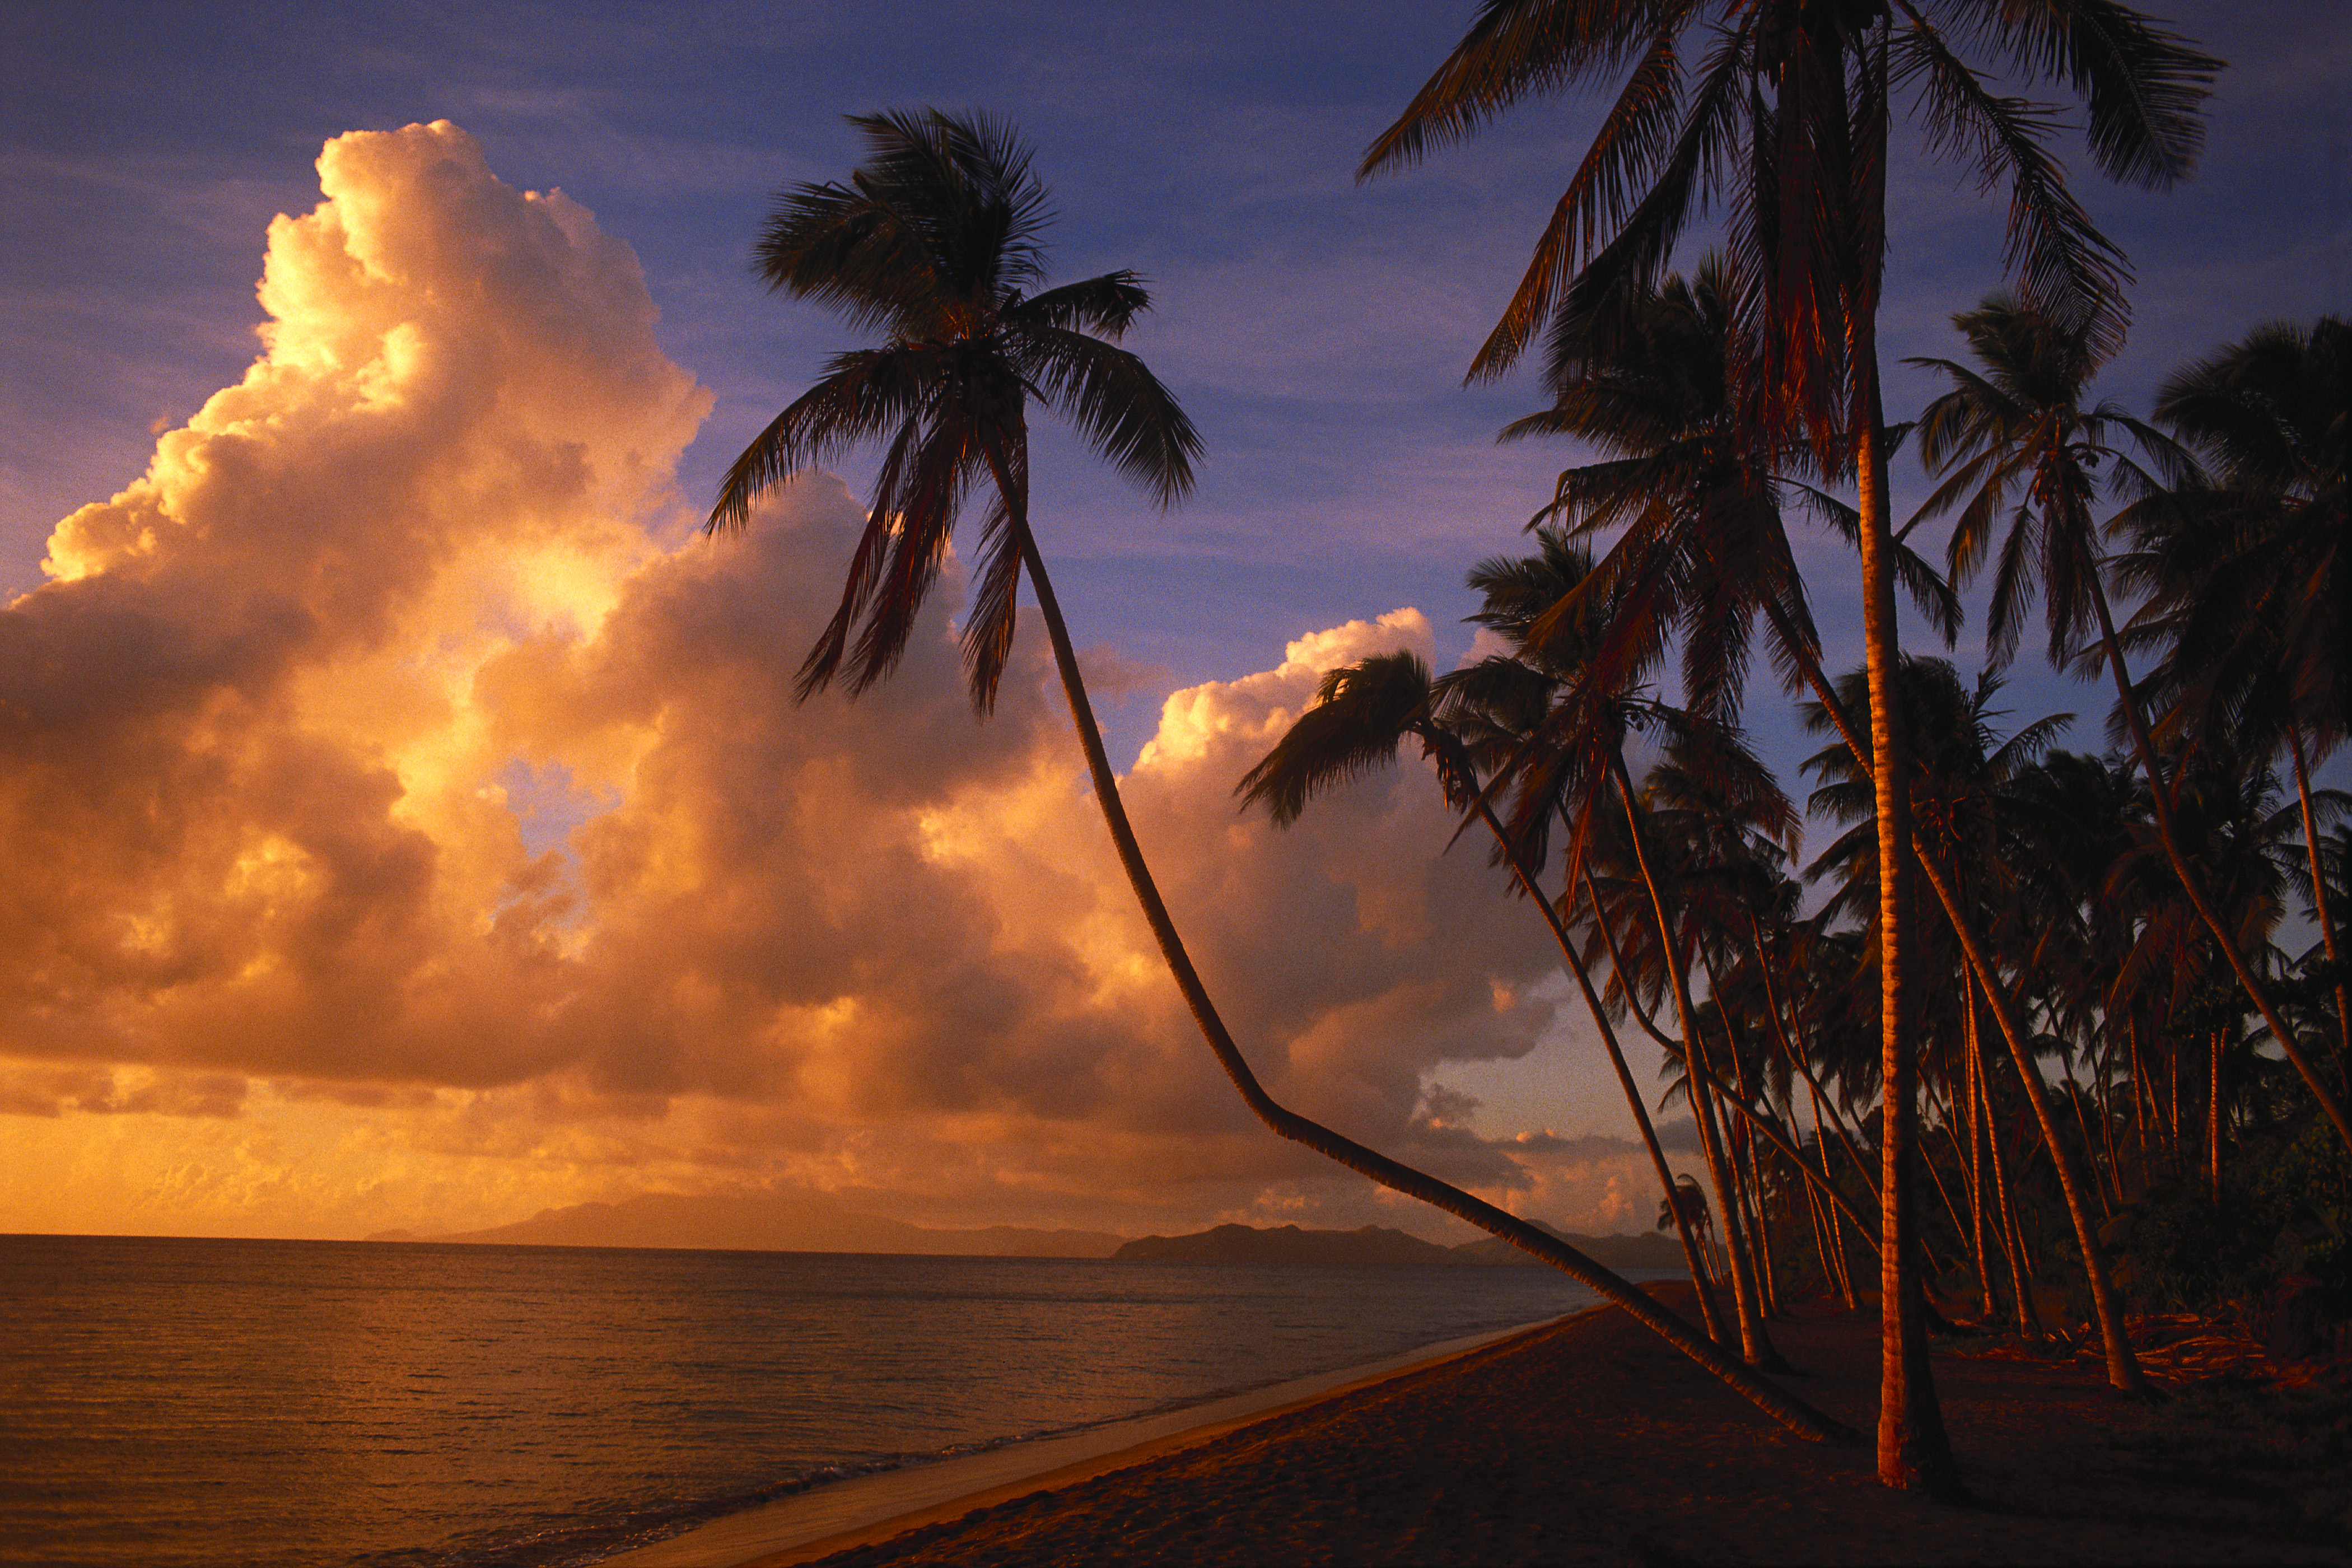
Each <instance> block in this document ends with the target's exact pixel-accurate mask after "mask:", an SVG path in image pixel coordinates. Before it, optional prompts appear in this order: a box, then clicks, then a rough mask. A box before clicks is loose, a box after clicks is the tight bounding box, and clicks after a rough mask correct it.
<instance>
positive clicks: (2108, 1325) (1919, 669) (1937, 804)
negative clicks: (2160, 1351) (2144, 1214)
mask: <svg viewBox="0 0 2352 1568" xmlns="http://www.w3.org/2000/svg"><path fill="white" fill-rule="evenodd" d="M1903 668H1904V681H1903V689H1904V695H1905V699H1906V700H1905V723H1906V728H1907V730H1908V731H1909V733H1910V734H1911V736H1912V758H1913V765H1914V767H1915V769H1916V775H1917V776H1916V780H1915V782H1914V785H1913V791H1914V795H1915V805H1916V822H1917V824H1918V830H1919V831H1920V833H1921V834H1922V836H1923V837H1926V836H1927V835H1930V834H1932V835H1933V836H1934V837H1935V838H1936V839H1937V842H1933V843H1930V844H1926V845H1923V846H1922V847H1921V850H1920V857H1919V858H1920V860H1921V862H1922V864H1923V865H1926V866H1927V867H1928V868H1929V869H1930V874H1931V876H1933V877H1934V878H1935V879H1937V881H1938V882H1939V883H1940V882H1947V881H1948V883H1949V886H1939V887H1938V888H1937V893H1938V895H1939V897H1945V901H1946V906H1947V909H1948V910H1949V911H1951V912H1953V913H1954V914H1955V915H1958V913H1959V912H1960V911H1962V910H1966V909H1967V908H1968V906H1969V902H1970V899H1969V891H1970V889H1969V885H1968V882H1967V879H1965V877H1964V876H1963V875H1962V874H1961V873H1960V872H1959V871H1958V870H1956V869H1954V868H1980V869H1979V875H1984V876H1990V877H1996V878H1998V877H2003V876H2004V875H2005V872H2004V868H2002V866H2001V864H2000V853H1999V851H2000V829H2001V824H2000V821H1999V818H2000V816H2001V814H2002V808H2003V805H2004V804H2005V803H2004V799H2003V797H2004V795H2006V793H2007V790H2008V786H2009V785H2010V784H2011V781H2012V780H2013V779H2014V778H2015V777H2016V776H2017V775H2018V774H2020V773H2022V772H2023V771H2024V770H2025V769H2026V768H2027V767H2028V766H2029V765H2030V764H2031V763H2033V762H2034V761H2036V760H2037V759H2038V758H2039V757H2040V756H2041V754H2042V752H2044V751H2045V750H2047V749H2048V747H2049V745H2050V742H2051V741H2052V740H2053V738H2054V736H2055V735H2056V733H2057V732H2058V731H2059V730H2061V729H2062V728H2063V726H2064V725H2065V724H2066V723H2067V722H2068V721H2071V720H2072V718H2073V715H2072V714H2056V715H2053V716H2051V717H2048V718H2044V719H2041V720H2038V721H2035V722H2033V723H2032V724H2029V725H2027V726H2025V728H2023V729H2022V730H2020V731H2017V732H2016V733H2015V734H2013V735H2011V736H2010V737H2009V738H2008V739H2007V740H2005V741H2004V740H2002V739H2000V737H1999V735H1998V734H1997V733H1996V732H1995V731H1994V728H1993V724H1992V721H1993V720H1994V719H1995V718H1997V717H1999V716H2000V715H1999V714H1998V713H1997V712H1996V711H1995V710H1993V709H1992V706H1991V704H1992V700H1993V698H1994V696H1995V694H1996V693H1997V692H1999V690H2000V679H1999V678H1998V677H1997V676H1995V675H1994V674H1993V673H1992V672H1991V671H1990V670H1987V671H1984V672H1982V673H1980V674H1979V677H1978V679H1977V682H1976V687H1975V689H1974V690H1973V691H1970V690H1969V689H1968V688H1967V687H1965V686H1964V685H1963V684H1962V683H1961V681H1960V679H1959V677H1958V673H1957V672H1956V671H1955V670H1954V669H1953V668H1952V667H1951V666H1950V665H1949V664H1948V663H1946V662H1945V661H1944V660H1941V659H1923V658H1906V659H1905V661H1904V666H1903ZM1862 683H1863V675H1862V672H1861V671H1858V670H1857V671H1855V672H1853V674H1850V675H1849V676H1847V677H1846V680H1845V683H1844V684H1845V686H1846V693H1845V696H1846V700H1847V702H1848V703H1849V704H1852V703H1853V702H1854V701H1855V700H1857V699H1859V697H1860V696H1861V692H1860V690H1859V689H1858V688H1860V686H1861V685H1862ZM1807 722H1808V724H1809V725H1810V726H1811V728H1812V729H1813V730H1814V731H1816V732H1819V731H1826V730H1829V729H1831V728H1832V727H1833V725H1832V720H1831V719H1830V717H1829V715H1828V714H1827V712H1826V711H1825V710H1822V709H1821V708H1818V707H1816V708H1814V709H1812V710H1811V711H1810V712H1809V713H1808V715H1807ZM1806 766H1807V767H1809V768H1811V769H1812V770H1813V771H1814V772H1816V773H1819V774H1820V775H1821V776H1822V779H1823V781H1824V783H1823V787H1822V789H1821V790H1819V791H1817V792H1815V794H1814V796H1813V805H1814V807H1815V809H1817V810H1820V811H1822V812H1825V813H1826V814H1828V815H1830V816H1834V817H1836V818H1838V819H1839V820H1842V821H1847V822H1856V821H1859V822H1861V826H1856V827H1854V828H1853V829H1852V830H1850V831H1849V832H1848V833H1846V834H1845V835H1844V836H1843V837H1840V838H1839V839H1838V840H1836V841H1835V842H1834V843H1832V845H1831V846H1830V847H1829V848H1828V849H1827V850H1825V851H1824V852H1823V854H1822V857H1821V858H1820V859H1819V860H1817V861H1816V862H1815V870H1816V871H1826V870H1829V869H1832V868H1843V869H1844V870H1845V871H1846V872H1847V875H1848V882H1847V889H1848V893H1849V896H1850V894H1851V891H1852V890H1853V889H1855V888H1857V887H1858V885H1859V884H1861V883H1862V882H1864V880H1866V879H1867V877H1868V876H1869V875H1870V873H1871V871H1872V869H1873V868H1874V867H1875V866H1876V865H1877V864H1878V858H1877V856H1876V853H1875V850H1874V847H1869V846H1866V845H1865V843H1864V840H1865V839H1866V837H1867V836H1868V835H1869V834H1871V833H1872V832H1874V831H1875V817H1874V812H1873V810H1872V801H1871V799H1870V798H1869V795H1868V793H1867V792H1868V791H1869V789H1870V784H1871V781H1870V778H1869V772H1868V765H1867V763H1864V761H1863V760H1862V759H1859V758H1856V757H1854V756H1853V753H1852V750H1851V748H1850V747H1849V746H1847V745H1845V744H1843V743H1841V744H1839V745H1836V746H1832V747H1831V748H1830V749H1829V750H1827V751H1824V752H1821V753H1820V754H1819V755H1817V756H1815V757H1814V758H1812V759H1811V761H1810V762H1809V763H1807V764H1806ZM1864 819H1867V820H1864ZM1947 895H1948V897H1946V896H1947ZM1951 927H1952V934H1953V936H1954V938H1955V939H1956V940H1957V941H1958V944H1959V947H1960V949H1961V953H1962V955H1963V956H1964V957H1965V960H1966V962H1967V963H1968V966H1969V971H1970V972H1971V977H1972V978H1973V979H1974V981H1975V982H1976V983H1978V984H1981V985H1982V987H1983V989H1984V991H1985V993H1986V994H1987V995H1988V997H1989V999H1990V1001H1991V1004H1992V1006H1993V1009H1994V1013H1995V1016H1996V1018H1997V1019H1998V1020H1999V1022H2000V1033H2001V1035H2002V1037H2003V1039H2004V1040H2005V1041H2006V1042H2007V1044H2008V1046H2009V1048H2010V1060H2011V1066H2013V1067H2014V1068H2016V1070H2017V1076H2018V1080H2019V1082H2020V1084H2021V1086H2022V1087H2023V1089H2024V1090H2025V1097H2026V1100H2027V1103H2028V1104H2029V1105H2031V1106H2032V1111H2033V1116H2034V1120H2035V1122H2036V1123H2037V1124H2038V1126H2039V1128H2040V1131H2041V1133H2042V1142H2043V1143H2044V1144H2045V1145H2046V1146H2047V1147H2048V1149H2049V1151H2050V1156H2051V1161H2052V1164H2053V1168H2054V1169H2055V1172H2056V1173H2057V1177H2058V1183H2059V1187H2060V1191H2061V1192H2062V1194H2063V1196H2064V1199H2065V1203H2066V1212H2067V1216H2068V1219H2069V1221H2070V1222H2071V1223H2072V1225H2073V1226H2074V1239H2075V1244H2076V1246H2077V1247H2078V1248H2079V1249H2080V1251H2081V1254H2082V1258H2083V1266H2084V1281H2085V1283H2086V1284H2087V1285H2088V1287H2089V1289H2090V1294H2091V1303H2092V1311H2093V1315H2094V1318H2095V1321H2096V1322H2097V1324H2098V1328H2099V1331H2100V1338H2101V1342H2102V1344H2103V1346H2104V1348H2105V1353H2106V1362H2107V1375H2108V1381H2109V1382H2110V1383H2111V1384H2113V1385H2114V1386H2116V1387H2117V1388H2119V1389H2123V1390H2125V1391H2126V1392H2129V1393H2134V1394H2146V1393H2147V1389H2148V1384H2147V1379H2146V1376H2145V1375H2144V1374H2143V1373H2142V1372H2141V1371H2140V1367H2139V1363H2138V1358H2137V1356H2136V1355H2135V1354H2134V1352H2133V1351H2132V1348H2131V1342H2130V1339H2129V1338H2128V1337H2127V1335H2126V1332H2125V1329H2124V1321H2123V1310H2122V1307H2121V1304H2120V1303H2119V1302H2118V1301H2117V1300H2116V1297H2115V1293H2114V1290H2113V1289H2112V1287H2111V1285H2110V1281H2109V1273H2108V1268H2107V1264H2106V1257H2105V1251H2104V1249H2103V1248H2102V1247H2101V1246H2100V1244H2099V1237H2098V1224H2099V1221H2098V1216H2097V1215H2095V1213H2094V1212H2093V1209H2092V1204H2093V1201H2094V1194H2092V1193H2091V1191H2090V1190H2089V1184H2088V1183H2087V1181H2086V1180H2085V1179H2084V1175H2083V1173H2082V1170H2081V1167H2080V1165H2079V1164H2078V1163H2077V1162H2076V1161H2075V1160H2074V1156H2073V1154H2072V1152H2070V1150H2069V1148H2068V1146H2067V1143H2066V1141H2065V1138H2064V1134H2063V1129H2062V1128H2061V1127H2060V1126H2059V1124H2058V1119H2057V1111H2056V1110H2055V1109H2054V1108H2053V1105H2052V1104H2051V1101H2050V1095H2049V1091H2048V1089H2047V1088H2046V1087H2045V1086H2044V1085H2043V1083H2042V1074H2041V1070H2040V1068H2038V1067H2037V1066H2036V1065H2035V1063H2034V1059H2033V1052H2032V1048H2031V1046H2030V1044H2029V1042H2028V1041H2027V1040H2026V1039H2025V1038H2024V1037H2023V1035H2022V1031H2021V1028H2020V1026H2019V1025H2018V1023H2017V1021H2016V1018H2015V1016H2014V1013H2013V1011H2012V1008H2013V1003H2012V1002H2011V995H2010V992H2009V990H2008V989H2007V987H2006V986H2005V985H2003V984H2002V983H2001V980H2000V974H1999V971H1998V969H1997V967H1996V960H1995V957H1994V955H1993V953H1992V952H1990V949H1989V946H1988V944H1986V943H1985V942H1984V941H1983V939H1982V938H1980V937H1979V935H1978V934H1977V922H1975V921H1969V920H1965V919H1958V918H1956V919H1954V920H1953V921H1951ZM1962 995H1963V998H1964V1005H1966V1006H1967V1007H1968V1008H1969V1009H1971V1013H1970V1015H1969V1017H1970V1022H1971V1023H1972V1021H1973V1012H1972V1010H1973V1008H1974V1006H1975V1003H1974V1000H1973V994H1972V993H1971V992H1969V990H1968V988H1967V986H1966V985H1965V984H1964V985H1963V988H1962ZM1973 1032H1974V1031H1973V1028H1972V1027H1971V1028H1970V1029H1969V1030H1968V1033H1969V1035H1970V1036H1973ZM1969 1054H1970V1055H1971V1056H1973V1055H1974V1054H1975V1053H1974V1052H1970V1053H1969ZM2018 1289H2019V1291H2020V1303H2019V1304H2020V1309H2021V1310H2023V1308H2024V1305H2025V1300H2024V1292H2025V1289H2026V1287H2025V1281H2024V1279H2022V1277H2021V1278H2020V1279H2019V1281H2018Z"/></svg>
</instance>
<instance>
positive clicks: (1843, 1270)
mask: <svg viewBox="0 0 2352 1568" xmlns="http://www.w3.org/2000/svg"><path fill="white" fill-rule="evenodd" d="M1805 1084H1806V1088H1807V1089H1808V1091H1809V1092H1810V1093H1811V1096H1812V1101H1813V1147H1814V1148H1816V1149H1819V1150H1821V1152H1822V1169H1824V1170H1827V1169H1828V1168H1829V1163H1830V1156H1829V1151H1828V1149H1826V1148H1824V1147H1823V1146H1822V1086H1821V1085H1819V1084H1817V1083H1815V1082H1813V1080H1812V1075H1811V1074H1810V1073H1808V1074H1807V1075H1806V1077H1805ZM1839 1136H1840V1137H1843V1136H1844V1130H1843V1128H1841V1129H1840V1130H1839ZM1847 1148H1848V1150H1849V1152H1851V1150H1852V1148H1853V1145H1852V1144H1851V1143H1849V1144H1848V1145H1847ZM1854 1163H1855V1164H1857V1165H1859V1164H1861V1163H1862V1162H1861V1158H1860V1156H1856V1157H1855V1161H1854ZM1830 1237H1831V1239H1832V1241H1834V1242H1835V1243H1836V1244H1837V1273H1838V1294H1839V1296H1840V1297H1841V1298H1842V1299H1843V1300H1844V1302H1845V1310H1847V1311H1849V1312H1851V1311H1853V1310H1854V1306H1855V1302H1854V1299H1853V1269H1852V1268H1849V1267H1848V1265H1847V1263H1846V1256H1845V1230H1844V1227H1843V1225H1842V1224H1841V1223H1840V1221H1839V1219H1838V1215H1837V1211H1836V1210H1835V1209H1832V1210H1830Z"/></svg>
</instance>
